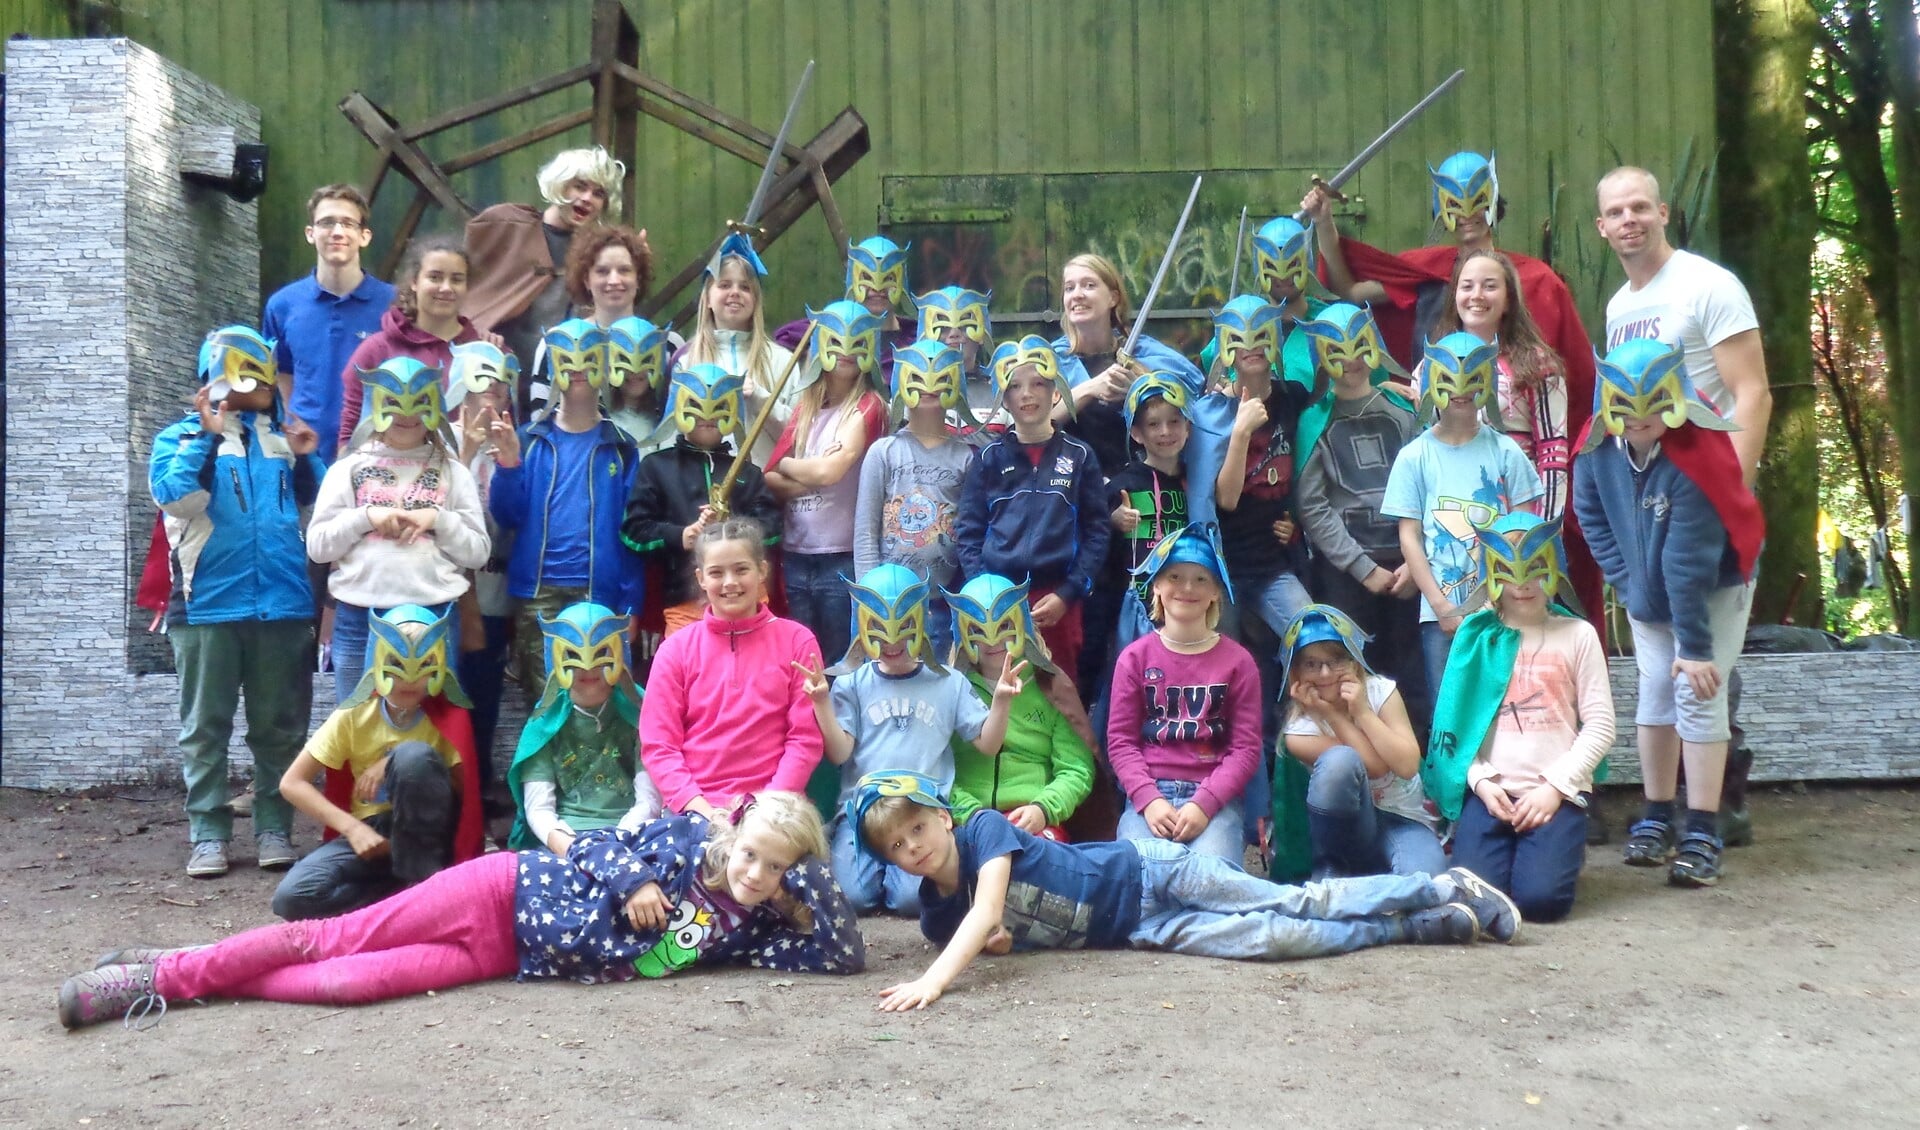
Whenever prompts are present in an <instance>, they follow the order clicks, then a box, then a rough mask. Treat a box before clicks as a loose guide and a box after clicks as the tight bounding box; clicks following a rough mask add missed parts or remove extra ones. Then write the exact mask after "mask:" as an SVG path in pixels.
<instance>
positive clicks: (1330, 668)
mask: <svg viewBox="0 0 1920 1130" xmlns="http://www.w3.org/2000/svg"><path fill="white" fill-rule="evenodd" d="M1347 662H1348V661H1347V660H1345V659H1302V660H1299V661H1297V662H1296V663H1295V664H1294V665H1295V666H1297V667H1299V668H1300V670H1301V671H1303V672H1305V673H1306V674H1309V675H1331V674H1333V673H1334V672H1335V671H1338V670H1340V669H1342V668H1344V667H1345V666H1346V665H1347Z"/></svg>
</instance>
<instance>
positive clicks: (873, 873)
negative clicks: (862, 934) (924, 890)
mask: <svg viewBox="0 0 1920 1130" xmlns="http://www.w3.org/2000/svg"><path fill="white" fill-rule="evenodd" d="M832 863H833V877H834V880H835V881H836V882H838V883H839V884H840V889H841V890H842V891H844V892H846V896H847V900H848V901H849V902H851V903H853V909H855V910H857V911H859V912H860V913H861V914H865V913H867V912H868V911H870V910H886V911H891V912H892V913H894V914H899V915H903V916H905V917H908V918H916V917H918V916H919V914H920V879H919V877H918V876H915V875H909V874H907V873H906V872H905V871H902V870H900V869H899V868H898V867H895V866H894V865H893V864H891V863H887V862H884V861H882V860H881V858H880V857H879V856H877V855H874V854H873V853H871V852H869V851H867V850H866V849H864V848H862V847H861V846H860V830H859V829H858V828H856V827H854V823H853V821H852V820H850V819H848V818H847V816H846V815H845V814H844V813H842V814H841V815H840V816H838V817H836V818H835V819H834V821H833V860H832Z"/></svg>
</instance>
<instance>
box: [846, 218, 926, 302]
mask: <svg viewBox="0 0 1920 1130" xmlns="http://www.w3.org/2000/svg"><path fill="white" fill-rule="evenodd" d="M911 246H913V245H912V244H908V245H907V247H911ZM868 291H878V292H879V293H881V294H884V295H886V296H887V305H889V306H898V305H899V304H900V300H901V299H903V298H905V297H906V295H907V248H906V247H901V246H900V245H899V244H897V243H895V242H893V241H892V240H891V239H888V238H887V237H886V236H884V235H876V236H872V237H869V238H867V239H863V240H861V241H860V242H859V243H856V244H854V245H853V246H852V247H849V248H847V301H849V302H858V303H860V304H862V305H865V304H866V301H867V292H868Z"/></svg>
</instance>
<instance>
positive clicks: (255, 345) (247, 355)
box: [200, 326, 280, 405]
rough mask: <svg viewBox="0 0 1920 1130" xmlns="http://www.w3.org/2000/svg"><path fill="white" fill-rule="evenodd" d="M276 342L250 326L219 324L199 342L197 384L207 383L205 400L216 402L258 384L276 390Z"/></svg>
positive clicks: (277, 385)
mask: <svg viewBox="0 0 1920 1130" xmlns="http://www.w3.org/2000/svg"><path fill="white" fill-rule="evenodd" d="M276 344H277V343H276V342H272V341H268V340H267V339H266V338H264V337H261V336H260V334H259V332H258V331H257V330H255V329H253V328H252V327H251V326H222V327H221V328H219V329H217V330H214V331H213V332H212V333H210V334H208V335H207V336H206V339H205V340H204V341H202V342H201V343H200V383H201V384H203V385H206V386H207V396H208V399H210V400H211V401H212V402H213V403H214V404H216V405H218V404H220V403H221V402H222V401H224V400H226V398H227V394H228V393H230V392H252V391H253V390H254V389H256V388H259V387H260V386H261V385H265V386H267V387H268V388H273V389H276V390H277V389H278V387H279V384H280V368H279V366H278V365H277V364H276V363H275V361H274V356H273V351H274V347H275V345H276Z"/></svg>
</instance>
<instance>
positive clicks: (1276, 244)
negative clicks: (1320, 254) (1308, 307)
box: [1253, 216, 1313, 294]
mask: <svg viewBox="0 0 1920 1130" xmlns="http://www.w3.org/2000/svg"><path fill="white" fill-rule="evenodd" d="M1253 262H1254V265H1255V267H1256V268H1257V269H1258V271H1259V276H1260V289H1261V290H1262V291H1265V292H1266V293H1268V294H1271V293H1273V285H1274V283H1276V282H1286V283H1291V284H1292V285H1293V288H1294V289H1295V290H1297V291H1299V292H1300V293H1302V294H1305V293H1306V292H1307V288H1308V286H1309V285H1310V284H1311V283H1312V282H1313V238H1312V235H1311V234H1310V233H1309V232H1308V230H1307V229H1306V228H1304V227H1302V226H1301V225H1300V224H1299V223H1297V222H1295V220H1294V219H1293V217H1291V216H1281V217H1279V218H1277V219H1272V220H1268V221H1267V222H1266V223H1264V224H1261V225H1260V230H1259V231H1257V232H1254V233H1253Z"/></svg>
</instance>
